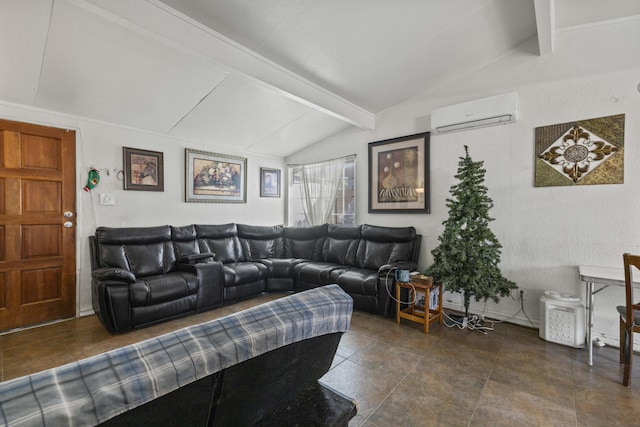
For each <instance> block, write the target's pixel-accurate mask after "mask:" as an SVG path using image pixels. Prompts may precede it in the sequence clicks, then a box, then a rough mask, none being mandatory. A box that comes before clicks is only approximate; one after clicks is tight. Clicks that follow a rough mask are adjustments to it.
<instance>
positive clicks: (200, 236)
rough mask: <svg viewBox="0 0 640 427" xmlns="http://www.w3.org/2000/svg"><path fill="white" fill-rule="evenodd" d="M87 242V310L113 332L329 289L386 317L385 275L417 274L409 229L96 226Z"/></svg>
mask: <svg viewBox="0 0 640 427" xmlns="http://www.w3.org/2000/svg"><path fill="white" fill-rule="evenodd" d="M89 241H90V250H91V267H92V303H93V308H94V310H95V312H96V314H97V315H98V318H99V319H100V321H101V322H102V323H103V325H104V326H105V328H106V329H107V330H108V331H110V332H122V331H126V330H129V329H132V328H136V327H140V326H146V325H149V324H152V323H157V322H160V321H164V320H168V319H171V318H174V317H179V316H184V315H188V314H192V313H196V312H201V311H205V310H209V309H212V308H215V307H219V306H221V305H223V304H229V303H233V302H235V301H238V300H242V299H247V298H252V297H255V296H258V295H261V294H262V293H264V292H297V291H302V290H306V289H311V288H315V287H318V286H322V285H326V284H333V283H335V284H338V285H339V286H340V287H341V288H342V289H343V290H344V291H345V292H346V293H347V294H349V295H350V296H351V297H352V298H353V304H354V308H355V309H358V310H363V311H368V312H372V313H379V314H389V312H390V310H391V309H392V304H391V303H390V296H389V292H391V291H392V284H393V269H394V268H404V269H410V270H415V269H416V268H417V261H418V254H419V251H420V242H421V236H420V235H418V234H416V230H415V228H413V227H379V226H373V225H367V224H364V225H360V226H343V225H327V224H325V225H321V226H313V227H284V226H282V225H276V226H257V225H246V224H235V223H231V224H221V225H197V224H196V225H187V226H181V227H174V226H169V225H163V226H157V227H139V228H129V227H127V228H107V227H99V228H98V229H96V232H95V235H94V236H90V238H89Z"/></svg>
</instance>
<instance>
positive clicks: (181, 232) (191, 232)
mask: <svg viewBox="0 0 640 427" xmlns="http://www.w3.org/2000/svg"><path fill="white" fill-rule="evenodd" d="M195 239H196V228H195V227H194V226H193V225H185V226H182V227H173V226H172V227H171V240H173V241H174V242H186V241H190V240H195Z"/></svg>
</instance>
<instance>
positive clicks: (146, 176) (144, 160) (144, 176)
mask: <svg viewBox="0 0 640 427" xmlns="http://www.w3.org/2000/svg"><path fill="white" fill-rule="evenodd" d="M123 160H124V189H125V190H138V191H164V158H163V153H161V152H158V151H148V150H139V149H137V148H130V147H123Z"/></svg>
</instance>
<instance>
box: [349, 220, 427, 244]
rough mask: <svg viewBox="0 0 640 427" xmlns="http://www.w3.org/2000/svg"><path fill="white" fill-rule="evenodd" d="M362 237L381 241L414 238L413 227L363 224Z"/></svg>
mask: <svg viewBox="0 0 640 427" xmlns="http://www.w3.org/2000/svg"><path fill="white" fill-rule="evenodd" d="M362 238H363V239H366V240H369V241H372V242H381V243H399V242H413V241H414V240H415V238H416V229H415V228H414V227H379V226H375V225H368V224H364V225H363V226H362Z"/></svg>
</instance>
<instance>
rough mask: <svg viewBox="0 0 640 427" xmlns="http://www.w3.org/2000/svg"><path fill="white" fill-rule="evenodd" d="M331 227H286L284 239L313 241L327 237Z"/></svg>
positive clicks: (325, 225) (324, 225) (326, 225)
mask: <svg viewBox="0 0 640 427" xmlns="http://www.w3.org/2000/svg"><path fill="white" fill-rule="evenodd" d="M328 227H329V225H328V224H323V225H314V226H312V227H285V229H284V237H286V238H287V239H293V240H313V239H319V238H321V237H326V235H327V229H328Z"/></svg>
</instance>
